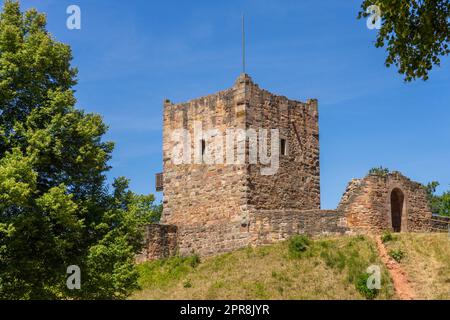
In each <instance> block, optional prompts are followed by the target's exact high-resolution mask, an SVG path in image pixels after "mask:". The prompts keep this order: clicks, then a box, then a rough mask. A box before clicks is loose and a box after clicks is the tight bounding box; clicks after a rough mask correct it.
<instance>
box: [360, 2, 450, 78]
mask: <svg viewBox="0 0 450 320" xmlns="http://www.w3.org/2000/svg"><path fill="white" fill-rule="evenodd" d="M371 5H377V6H378V7H379V8H380V10H381V19H382V26H381V29H380V30H379V33H378V36H377V40H376V43H375V46H376V47H377V48H380V47H386V50H387V53H388V55H387V58H386V61H385V64H386V66H387V67H390V66H391V65H393V64H394V65H395V66H397V67H398V71H399V73H401V74H403V75H404V77H405V81H412V80H415V79H417V78H421V79H423V80H427V79H428V74H429V72H430V70H432V68H433V66H434V65H437V66H439V65H440V62H441V60H440V59H441V57H442V56H446V55H448V54H449V53H450V48H449V41H450V22H449V19H450V2H449V1H448V0H364V1H363V3H362V5H361V11H360V12H359V15H358V18H362V17H368V16H369V15H370V14H371V13H370V12H367V9H368V8H369V7H370V6H371Z"/></svg>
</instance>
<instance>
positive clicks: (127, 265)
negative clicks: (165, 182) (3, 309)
mask: <svg viewBox="0 0 450 320" xmlns="http://www.w3.org/2000/svg"><path fill="white" fill-rule="evenodd" d="M45 27H46V18H45V15H44V14H41V13H38V12H37V11H36V10H34V9H31V10H29V11H27V12H26V13H22V12H21V11H20V7H19V3H18V2H16V1H12V0H6V1H5V2H4V5H3V10H2V12H1V13H0V299H55V298H60V299H67V298H70V299H81V298H85V299H89V298H101V299H119V298H124V297H126V296H127V295H129V294H130V292H131V291H132V290H133V289H134V288H136V281H137V272H136V270H135V268H134V264H133V259H134V255H135V253H136V252H137V251H138V250H139V249H140V247H141V245H142V234H141V228H142V225H143V224H145V223H148V222H151V221H157V220H159V216H160V211H161V210H160V209H161V206H155V205H154V204H153V202H154V198H153V196H152V195H148V196H141V195H135V194H134V193H132V192H131V191H129V190H128V181H127V180H126V179H124V178H119V179H117V180H116V181H115V183H114V185H113V190H112V193H111V192H109V191H108V188H107V186H106V176H105V173H106V172H107V170H109V166H108V161H109V160H110V158H111V152H112V150H113V143H111V142H105V141H103V140H102V138H103V135H104V134H105V133H106V130H107V126H106V125H105V124H104V123H103V121H102V119H101V117H100V116H99V115H97V114H89V113H85V112H84V111H82V110H79V109H76V108H75V104H76V99H75V97H74V91H73V89H72V88H73V86H74V85H75V84H76V74H77V70H76V69H75V68H73V67H71V60H72V53H71V50H70V47H69V46H67V45H64V44H62V43H59V42H57V41H56V40H55V39H54V38H53V37H52V36H51V35H50V34H49V33H48V32H47V30H46V29H45ZM69 265H78V266H79V267H80V269H81V279H82V282H81V290H68V289H67V288H66V277H67V274H66V270H67V267H68V266H69Z"/></svg>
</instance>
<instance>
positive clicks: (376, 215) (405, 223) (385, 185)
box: [338, 172, 431, 232]
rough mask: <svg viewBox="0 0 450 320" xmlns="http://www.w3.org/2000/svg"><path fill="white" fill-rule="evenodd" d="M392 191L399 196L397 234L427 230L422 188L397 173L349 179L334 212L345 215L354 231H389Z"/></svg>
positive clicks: (425, 204)
mask: <svg viewBox="0 0 450 320" xmlns="http://www.w3.org/2000/svg"><path fill="white" fill-rule="evenodd" d="M393 190H400V191H401V193H402V194H403V204H402V214H401V231H410V232H411V231H413V232H414V231H417V232H419V231H429V230H430V218H431V211H430V209H429V207H428V202H427V197H426V191H425V189H424V188H423V186H422V185H421V184H420V183H417V182H414V181H411V180H410V179H408V178H406V177H405V176H403V175H401V174H400V173H398V172H394V173H390V174H386V175H377V174H372V175H368V176H367V177H365V178H364V179H354V180H352V181H351V182H350V183H349V185H348V187H347V190H346V191H345V193H344V195H343V197H342V200H341V202H340V204H339V207H338V210H340V211H342V212H343V213H344V214H345V217H346V219H347V223H348V226H349V227H350V228H352V229H354V230H360V231H372V232H381V231H383V230H392V203H391V194H392V192H393Z"/></svg>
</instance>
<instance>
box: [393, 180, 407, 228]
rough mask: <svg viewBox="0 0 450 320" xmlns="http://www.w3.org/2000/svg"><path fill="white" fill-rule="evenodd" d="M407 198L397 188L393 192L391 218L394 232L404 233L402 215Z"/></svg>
mask: <svg viewBox="0 0 450 320" xmlns="http://www.w3.org/2000/svg"><path fill="white" fill-rule="evenodd" d="M404 200H405V196H404V195H403V192H402V191H401V190H400V189H398V188H395V189H394V190H392V192H391V217H392V229H393V230H394V232H400V231H402V214H403V206H404Z"/></svg>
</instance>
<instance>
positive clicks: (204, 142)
mask: <svg viewBox="0 0 450 320" xmlns="http://www.w3.org/2000/svg"><path fill="white" fill-rule="evenodd" d="M205 150H206V141H205V140H202V156H203V155H204V154H205Z"/></svg>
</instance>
